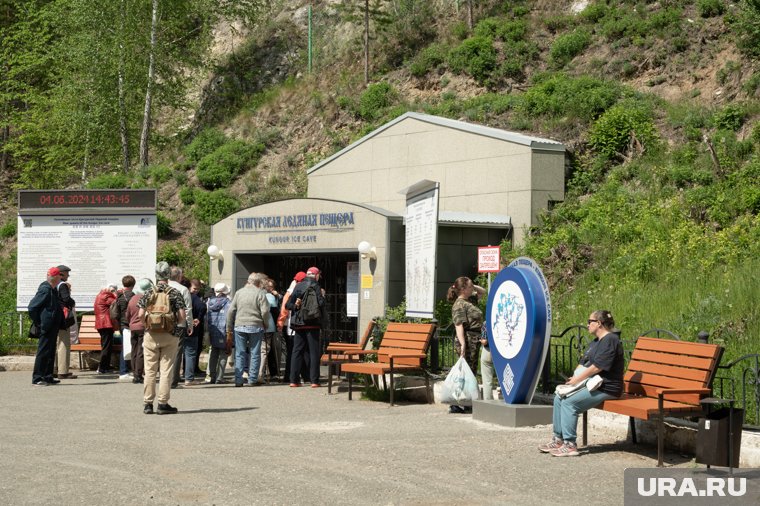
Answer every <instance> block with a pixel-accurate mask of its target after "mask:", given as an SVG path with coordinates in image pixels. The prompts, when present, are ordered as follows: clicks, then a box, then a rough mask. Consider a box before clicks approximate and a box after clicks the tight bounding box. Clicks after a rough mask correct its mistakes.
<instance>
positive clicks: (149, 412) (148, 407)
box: [143, 404, 153, 415]
mask: <svg viewBox="0 0 760 506" xmlns="http://www.w3.org/2000/svg"><path fill="white" fill-rule="evenodd" d="M143 413H145V414H146V415H152V414H153V404H146V405H145V406H143Z"/></svg>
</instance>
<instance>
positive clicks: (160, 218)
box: [156, 212, 172, 239]
mask: <svg viewBox="0 0 760 506" xmlns="http://www.w3.org/2000/svg"><path fill="white" fill-rule="evenodd" d="M156 232H157V233H158V238H159V239H164V238H166V237H168V236H169V235H170V234H171V233H172V222H171V220H170V219H169V218H168V217H167V216H166V215H165V214H164V213H162V212H158V213H156Z"/></svg>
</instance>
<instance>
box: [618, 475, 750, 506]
mask: <svg viewBox="0 0 760 506" xmlns="http://www.w3.org/2000/svg"><path fill="white" fill-rule="evenodd" d="M624 497H625V504H626V506H635V505H647V506H650V505H659V504H663V505H679V504H688V505H689V506H700V505H703V504H704V505H708V504H709V505H715V504H720V505H729V506H730V505H746V504H760V469H736V470H734V471H733V473H729V472H728V470H723V469H715V468H713V469H626V470H625V475H624Z"/></svg>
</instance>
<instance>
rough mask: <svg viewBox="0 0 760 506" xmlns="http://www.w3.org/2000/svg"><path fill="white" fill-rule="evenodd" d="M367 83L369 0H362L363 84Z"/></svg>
mask: <svg viewBox="0 0 760 506" xmlns="http://www.w3.org/2000/svg"><path fill="white" fill-rule="evenodd" d="M368 84H369V0H364V85H365V86H366V85H368Z"/></svg>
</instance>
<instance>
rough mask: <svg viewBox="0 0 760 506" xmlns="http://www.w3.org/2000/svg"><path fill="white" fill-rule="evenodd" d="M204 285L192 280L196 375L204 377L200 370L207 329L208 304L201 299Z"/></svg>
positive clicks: (191, 298) (191, 299)
mask: <svg viewBox="0 0 760 506" xmlns="http://www.w3.org/2000/svg"><path fill="white" fill-rule="evenodd" d="M202 288H203V284H202V283H201V280H200V279H191V280H190V301H191V303H192V305H193V334H192V335H193V338H192V339H193V340H194V341H195V356H193V364H195V374H197V375H202V374H203V371H202V370H201V368H200V358H201V353H202V352H203V334H204V332H203V329H205V328H206V326H205V323H206V302H205V301H204V300H203V299H202V298H201V295H202V292H201V290H202ZM185 360H187V359H185Z"/></svg>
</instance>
